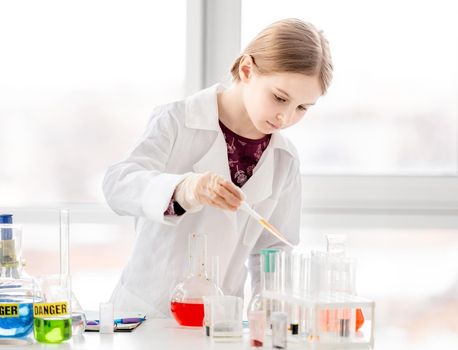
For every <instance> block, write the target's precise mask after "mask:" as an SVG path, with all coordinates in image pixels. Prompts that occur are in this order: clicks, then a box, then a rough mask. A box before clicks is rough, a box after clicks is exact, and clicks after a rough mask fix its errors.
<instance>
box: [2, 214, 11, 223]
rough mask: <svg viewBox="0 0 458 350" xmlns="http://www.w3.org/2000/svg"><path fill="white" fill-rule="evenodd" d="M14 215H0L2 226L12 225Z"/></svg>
mask: <svg viewBox="0 0 458 350" xmlns="http://www.w3.org/2000/svg"><path fill="white" fill-rule="evenodd" d="M12 223H13V214H0V224H12Z"/></svg>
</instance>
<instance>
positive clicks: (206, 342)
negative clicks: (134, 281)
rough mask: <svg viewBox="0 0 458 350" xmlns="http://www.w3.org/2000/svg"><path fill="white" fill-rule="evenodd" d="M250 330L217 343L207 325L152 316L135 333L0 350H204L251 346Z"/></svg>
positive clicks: (87, 334)
mask: <svg viewBox="0 0 458 350" xmlns="http://www.w3.org/2000/svg"><path fill="white" fill-rule="evenodd" d="M267 340H268V342H269V343H268V344H267V348H270V347H271V344H270V338H269V339H267ZM249 348H250V345H249V336H248V333H244V334H243V338H242V339H240V340H238V341H237V342H232V343H222V342H215V341H213V340H212V339H211V338H209V337H207V336H205V334H204V330H203V328H200V327H198V328H194V327H180V326H178V325H177V324H176V322H175V320H173V319H151V320H146V321H145V322H143V323H142V324H141V325H140V326H139V327H137V328H136V329H135V330H134V331H133V332H129V333H127V332H126V333H125V332H116V333H113V334H100V333H98V332H85V333H84V334H83V336H82V337H81V338H76V337H73V338H72V339H71V340H69V341H67V342H64V343H61V344H41V343H33V344H31V345H24V346H14V347H13V346H11V345H10V346H5V345H4V346H0V349H11V350H14V349H21V350H33V349H53V350H64V349H69V350H70V349H81V350H89V349H91V350H105V349H119V350H129V349H135V350H143V349H145V350H146V349H147V350H156V349H157V350H175V349H177V350H178V349H180V350H181V349H185V350H203V349H217V350H228V349H234V350H236V349H249Z"/></svg>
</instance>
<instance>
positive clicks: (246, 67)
mask: <svg viewBox="0 0 458 350" xmlns="http://www.w3.org/2000/svg"><path fill="white" fill-rule="evenodd" d="M253 68H254V62H253V57H251V56H250V55H243V57H242V59H241V60H240V63H239V77H240V81H242V82H245V81H248V80H250V78H251V76H252V75H253Z"/></svg>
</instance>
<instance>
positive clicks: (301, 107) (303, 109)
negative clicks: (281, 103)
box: [297, 106, 307, 111]
mask: <svg viewBox="0 0 458 350" xmlns="http://www.w3.org/2000/svg"><path fill="white" fill-rule="evenodd" d="M297 108H299V110H300V111H306V110H307V107H304V106H298V107H297Z"/></svg>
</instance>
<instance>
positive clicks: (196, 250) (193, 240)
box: [170, 233, 223, 327]
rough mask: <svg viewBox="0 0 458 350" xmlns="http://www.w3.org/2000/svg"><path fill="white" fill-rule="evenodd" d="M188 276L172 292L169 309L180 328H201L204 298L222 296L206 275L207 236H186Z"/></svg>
mask: <svg viewBox="0 0 458 350" xmlns="http://www.w3.org/2000/svg"><path fill="white" fill-rule="evenodd" d="M188 247H189V275H188V276H187V277H186V278H185V280H184V281H183V282H181V283H179V284H178V285H177V286H176V287H175V288H174V290H173V292H172V296H171V298H170V309H171V313H172V315H173V317H174V318H175V320H176V321H177V322H178V324H180V325H182V326H191V327H202V326H203V320H204V301H203V297H204V296H211V295H222V294H223V293H222V291H221V289H220V288H219V287H218V286H217V285H216V284H215V282H214V281H212V280H210V279H209V278H208V275H207V268H206V264H207V261H206V260H207V236H206V235H204V234H195V233H192V234H190V235H189V236H188Z"/></svg>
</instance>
